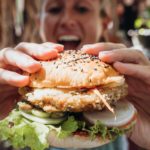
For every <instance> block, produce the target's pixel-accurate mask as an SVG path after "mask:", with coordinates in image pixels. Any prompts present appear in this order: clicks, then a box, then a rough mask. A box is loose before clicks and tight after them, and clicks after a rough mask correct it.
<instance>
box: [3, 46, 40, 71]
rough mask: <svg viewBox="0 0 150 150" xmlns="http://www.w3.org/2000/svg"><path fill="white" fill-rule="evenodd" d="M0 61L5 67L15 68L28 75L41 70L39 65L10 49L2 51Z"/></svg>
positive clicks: (30, 58)
mask: <svg viewBox="0 0 150 150" xmlns="http://www.w3.org/2000/svg"><path fill="white" fill-rule="evenodd" d="M0 61H1V62H3V63H5V64H6V66H7V65H11V66H15V67H18V68H20V69H21V70H24V71H27V72H29V73H34V72H36V71H38V70H39V69H40V68H41V64H40V63H39V62H38V61H36V60H34V59H33V58H32V57H30V56H28V55H26V54H24V53H22V52H19V51H15V50H13V49H11V48H7V49H4V50H3V51H1V53H0Z"/></svg>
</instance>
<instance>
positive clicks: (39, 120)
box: [20, 111, 66, 125]
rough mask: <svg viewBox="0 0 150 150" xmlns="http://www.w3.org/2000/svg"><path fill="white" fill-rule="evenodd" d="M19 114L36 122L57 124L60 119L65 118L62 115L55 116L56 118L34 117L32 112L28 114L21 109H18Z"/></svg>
mask: <svg viewBox="0 0 150 150" xmlns="http://www.w3.org/2000/svg"><path fill="white" fill-rule="evenodd" d="M20 113H21V115H22V116H23V117H25V118H27V119H29V120H31V121H34V122H38V123H41V124H51V125H52V124H59V123H61V122H62V121H64V120H65V119H66V117H62V118H57V119H53V118H39V117H36V116H34V115H32V114H28V113H25V112H23V111H20Z"/></svg>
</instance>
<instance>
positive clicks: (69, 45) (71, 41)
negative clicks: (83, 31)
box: [57, 35, 81, 50]
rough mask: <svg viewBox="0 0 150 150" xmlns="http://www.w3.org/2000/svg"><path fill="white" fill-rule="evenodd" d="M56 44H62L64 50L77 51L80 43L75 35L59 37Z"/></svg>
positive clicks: (79, 39)
mask: <svg viewBox="0 0 150 150" xmlns="http://www.w3.org/2000/svg"><path fill="white" fill-rule="evenodd" d="M57 42H58V43H60V44H63V45H64V48H65V50H68V49H77V47H78V46H79V45H80V43H81V38H80V37H79V36H77V35H61V36H59V37H58V40H57Z"/></svg>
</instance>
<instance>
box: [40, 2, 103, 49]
mask: <svg viewBox="0 0 150 150" xmlns="http://www.w3.org/2000/svg"><path fill="white" fill-rule="evenodd" d="M99 6H100V2H99V0H45V2H44V3H43V7H42V12H41V19H40V34H41V37H42V39H43V41H44V42H45V41H49V42H55V43H61V44H63V45H64V47H65V49H79V48H81V46H82V45H84V44H90V43H95V42H98V41H99V39H100V37H101V31H102V24H101V20H100V9H99Z"/></svg>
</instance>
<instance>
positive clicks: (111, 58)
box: [99, 48, 150, 65]
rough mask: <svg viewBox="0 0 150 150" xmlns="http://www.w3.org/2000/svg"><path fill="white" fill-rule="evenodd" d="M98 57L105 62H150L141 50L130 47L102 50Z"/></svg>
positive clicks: (146, 63)
mask: <svg viewBox="0 0 150 150" xmlns="http://www.w3.org/2000/svg"><path fill="white" fill-rule="evenodd" d="M99 58H100V59H101V60H102V61H104V62H107V63H113V62H116V61H120V62H127V63H135V64H145V65H148V64H150V62H149V60H148V58H147V57H146V56H144V54H143V53H142V52H141V51H138V50H131V49H126V48H125V49H116V50H112V51H102V52H100V53H99Z"/></svg>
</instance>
